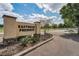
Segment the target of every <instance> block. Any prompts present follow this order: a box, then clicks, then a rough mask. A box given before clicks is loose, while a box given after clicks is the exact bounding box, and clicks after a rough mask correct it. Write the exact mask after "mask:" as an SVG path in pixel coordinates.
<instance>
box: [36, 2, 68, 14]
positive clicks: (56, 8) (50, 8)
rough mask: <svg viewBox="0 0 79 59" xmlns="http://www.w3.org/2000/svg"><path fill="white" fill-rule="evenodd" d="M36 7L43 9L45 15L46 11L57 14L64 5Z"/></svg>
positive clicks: (49, 4)
mask: <svg viewBox="0 0 79 59" xmlns="http://www.w3.org/2000/svg"><path fill="white" fill-rule="evenodd" d="M36 5H37V6H38V7H39V8H43V9H44V10H43V11H44V12H45V13H46V12H47V11H50V12H57V13H59V10H60V9H61V8H62V7H63V6H64V5H66V4H65V3H37V4H36Z"/></svg>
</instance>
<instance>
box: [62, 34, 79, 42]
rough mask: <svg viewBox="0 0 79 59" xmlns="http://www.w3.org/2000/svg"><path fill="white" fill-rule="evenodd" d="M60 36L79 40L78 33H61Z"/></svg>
mask: <svg viewBox="0 0 79 59" xmlns="http://www.w3.org/2000/svg"><path fill="white" fill-rule="evenodd" d="M60 36H61V37H64V38H66V39H71V40H74V41H77V42H79V35H78V34H77V33H65V34H64V35H60Z"/></svg>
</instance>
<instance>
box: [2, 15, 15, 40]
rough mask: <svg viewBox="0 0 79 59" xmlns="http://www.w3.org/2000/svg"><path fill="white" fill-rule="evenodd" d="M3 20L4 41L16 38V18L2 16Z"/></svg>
mask: <svg viewBox="0 0 79 59" xmlns="http://www.w3.org/2000/svg"><path fill="white" fill-rule="evenodd" d="M3 18H4V39H8V38H14V37H16V18H15V17H10V16H3Z"/></svg>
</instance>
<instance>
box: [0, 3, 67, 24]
mask: <svg viewBox="0 0 79 59" xmlns="http://www.w3.org/2000/svg"><path fill="white" fill-rule="evenodd" d="M64 5H66V4H64V3H0V24H3V19H2V16H3V15H11V16H14V17H17V21H24V22H25V21H26V22H34V21H38V20H39V19H41V20H46V19H51V23H57V24H59V23H63V19H62V18H61V15H60V14H59V13H60V9H61V8H62V7H63V6H64Z"/></svg>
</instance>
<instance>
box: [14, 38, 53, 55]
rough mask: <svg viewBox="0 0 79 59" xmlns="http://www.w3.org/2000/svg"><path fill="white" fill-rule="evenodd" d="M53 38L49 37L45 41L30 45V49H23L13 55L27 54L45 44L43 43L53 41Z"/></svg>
mask: <svg viewBox="0 0 79 59" xmlns="http://www.w3.org/2000/svg"><path fill="white" fill-rule="evenodd" d="M52 39H53V37H51V38H49V39H47V40H45V41H43V42H40V43H38V44H36V45H34V46H33V47H30V48H28V49H26V50H23V51H21V52H19V53H17V54H15V55H13V56H23V55H25V54H27V53H29V52H31V51H32V50H34V49H36V48H38V47H40V46H41V45H43V44H45V43H47V42H49V41H51V40H52Z"/></svg>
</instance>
